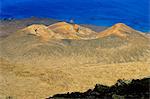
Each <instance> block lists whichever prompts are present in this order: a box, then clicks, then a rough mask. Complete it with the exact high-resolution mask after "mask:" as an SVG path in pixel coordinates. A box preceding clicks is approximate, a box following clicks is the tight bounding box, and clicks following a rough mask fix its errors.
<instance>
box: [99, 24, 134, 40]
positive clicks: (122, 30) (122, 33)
mask: <svg viewBox="0 0 150 99" xmlns="http://www.w3.org/2000/svg"><path fill="white" fill-rule="evenodd" d="M133 31H136V30H133V29H132V28H130V27H129V26H127V25H125V24H123V23H118V24H115V25H114V26H112V27H110V28H108V29H106V30H104V31H102V32H100V33H99V34H98V35H97V37H98V38H101V37H107V36H110V35H114V36H117V37H120V38H126V37H127V36H128V34H130V33H132V32H133Z"/></svg>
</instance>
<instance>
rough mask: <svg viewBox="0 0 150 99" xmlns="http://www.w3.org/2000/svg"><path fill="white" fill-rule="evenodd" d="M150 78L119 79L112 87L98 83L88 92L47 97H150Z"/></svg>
mask: <svg viewBox="0 0 150 99" xmlns="http://www.w3.org/2000/svg"><path fill="white" fill-rule="evenodd" d="M149 84H150V78H144V79H141V80H139V79H137V80H132V81H126V80H118V81H117V83H116V84H115V85H113V86H111V87H109V86H105V85H100V84H96V86H95V88H94V89H89V90H87V91H86V92H83V93H81V92H72V93H66V94H56V95H54V96H53V97H49V98H47V99H66V98H67V99H81V98H82V99H149V96H150V90H149Z"/></svg>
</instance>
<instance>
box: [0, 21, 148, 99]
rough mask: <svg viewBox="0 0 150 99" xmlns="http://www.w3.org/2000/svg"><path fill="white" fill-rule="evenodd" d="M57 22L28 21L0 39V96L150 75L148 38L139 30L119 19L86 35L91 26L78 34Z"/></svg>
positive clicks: (28, 98)
mask: <svg viewBox="0 0 150 99" xmlns="http://www.w3.org/2000/svg"><path fill="white" fill-rule="evenodd" d="M56 24H60V23H55V24H53V25H55V26H56ZM63 24H66V23H63ZM68 26H69V28H70V27H71V28H72V26H71V24H69V23H67V27H68ZM56 27H57V28H52V27H51V25H50V26H43V25H32V26H29V27H26V28H25V29H21V30H18V31H16V33H12V34H11V35H9V36H8V37H7V38H5V39H1V41H0V45H1V47H0V57H1V65H0V69H1V70H0V71H1V77H0V79H1V80H0V81H1V82H0V88H1V90H0V95H1V97H4V98H5V97H9V96H10V97H13V98H19V99H24V98H25V99H40V98H46V97H49V96H50V95H53V94H57V93H63V92H73V91H80V92H81V91H86V90H87V89H89V88H91V87H93V85H95V84H97V83H100V84H103V85H108V86H109V85H112V84H114V83H115V82H116V81H117V80H118V79H133V78H134V79H139V78H143V77H147V76H149V75H150V69H149V66H150V59H149V58H150V45H149V38H148V37H146V36H145V35H144V34H143V33H141V32H139V31H136V30H134V29H132V28H130V27H128V26H126V25H125V24H121V23H119V24H116V25H114V26H112V27H110V28H108V29H107V30H105V31H103V32H101V33H95V32H92V33H93V36H92V38H90V37H89V36H91V35H92V33H87V32H89V31H92V30H89V29H87V28H84V27H82V29H81V30H79V31H78V33H79V34H82V36H81V35H78V34H77V33H76V32H72V30H71V31H70V29H69V30H66V28H64V26H62V23H61V27H60V25H57V26H56ZM59 29H60V30H61V31H62V32H63V33H61V31H60V30H59ZM67 29H68V28H67ZM72 29H74V28H72ZM56 30H57V31H56ZM85 30H86V31H87V32H86V33H83V32H82V31H85ZM66 31H69V32H66ZM73 31H74V30H73ZM70 32H72V34H70ZM70 35H71V37H70ZM72 35H73V37H72ZM74 36H76V38H74ZM43 37H44V39H43ZM45 37H46V40H45ZM68 37H69V38H68ZM85 38H86V39H85Z"/></svg>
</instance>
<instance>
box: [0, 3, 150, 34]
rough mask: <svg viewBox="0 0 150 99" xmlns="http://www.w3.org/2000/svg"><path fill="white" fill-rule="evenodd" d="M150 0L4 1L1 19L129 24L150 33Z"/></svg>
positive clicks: (0, 10)
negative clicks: (36, 18) (40, 18)
mask: <svg viewBox="0 0 150 99" xmlns="http://www.w3.org/2000/svg"><path fill="white" fill-rule="evenodd" d="M149 5H150V0H0V18H18V19H20V18H28V17H31V16H35V17H45V18H54V19H59V20H65V21H69V20H70V19H74V21H75V23H79V24H93V25H98V26H111V25H113V24H115V23H119V22H122V23H125V24H127V25H129V26H131V27H133V28H135V29H137V30H140V31H143V32H150V14H149V13H150V8H149Z"/></svg>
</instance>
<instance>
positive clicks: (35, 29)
mask: <svg viewBox="0 0 150 99" xmlns="http://www.w3.org/2000/svg"><path fill="white" fill-rule="evenodd" d="M23 31H25V32H28V33H29V34H32V35H35V36H39V37H41V38H42V39H43V40H46V41H47V40H49V39H50V38H53V37H54V35H55V34H54V32H53V31H51V30H50V29H48V27H46V26H45V25H37V24H35V25H31V26H28V27H26V28H25V29H23Z"/></svg>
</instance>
